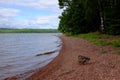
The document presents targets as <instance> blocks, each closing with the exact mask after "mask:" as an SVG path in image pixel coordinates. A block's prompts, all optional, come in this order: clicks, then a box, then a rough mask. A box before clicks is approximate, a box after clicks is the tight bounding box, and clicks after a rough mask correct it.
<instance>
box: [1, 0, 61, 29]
mask: <svg viewBox="0 0 120 80" xmlns="http://www.w3.org/2000/svg"><path fill="white" fill-rule="evenodd" d="M0 4H2V6H0V27H3V28H57V26H58V22H59V19H58V16H59V15H60V12H61V11H60V10H59V7H58V1H57V0H51V1H50V0H0ZM6 6H7V7H6ZM16 6H17V7H19V8H17V7H16ZM21 7H22V8H24V7H25V8H29V9H31V12H32V10H33V9H34V10H38V11H39V12H40V11H41V10H42V11H43V10H44V11H46V13H49V14H46V15H41V13H40V15H37V16H36V14H38V13H36V14H34V15H32V16H30V17H31V19H27V18H23V19H20V20H19V19H17V18H22V15H21V13H24V14H27V12H26V11H24V10H23V9H22V8H21ZM50 12H51V13H50Z"/></svg>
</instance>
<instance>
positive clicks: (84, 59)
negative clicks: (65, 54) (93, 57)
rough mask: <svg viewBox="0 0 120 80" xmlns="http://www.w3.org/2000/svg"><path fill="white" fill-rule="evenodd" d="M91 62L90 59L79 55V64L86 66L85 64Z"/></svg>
mask: <svg viewBox="0 0 120 80" xmlns="http://www.w3.org/2000/svg"><path fill="white" fill-rule="evenodd" d="M89 60H90V58H89V57H86V56H82V55H79V56H78V62H79V64H85V63H87V62H88V61H89Z"/></svg>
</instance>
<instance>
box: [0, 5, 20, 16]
mask: <svg viewBox="0 0 120 80" xmlns="http://www.w3.org/2000/svg"><path fill="white" fill-rule="evenodd" d="M19 12H20V11H19V10H17V9H12V8H1V7H0V18H2V17H3V18H9V17H15V16H16V15H17V14H18V13H19Z"/></svg>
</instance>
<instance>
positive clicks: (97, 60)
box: [8, 35, 120, 80]
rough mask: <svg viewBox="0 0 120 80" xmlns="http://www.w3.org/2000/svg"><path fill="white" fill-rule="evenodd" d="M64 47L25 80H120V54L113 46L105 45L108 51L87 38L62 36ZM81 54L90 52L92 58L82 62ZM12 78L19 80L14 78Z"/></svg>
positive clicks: (12, 79) (84, 54)
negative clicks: (102, 51) (103, 52)
mask: <svg viewBox="0 0 120 80" xmlns="http://www.w3.org/2000/svg"><path fill="white" fill-rule="evenodd" d="M60 38H61V41H62V48H61V50H60V53H59V54H58V56H57V57H55V58H54V60H53V61H51V62H50V63H49V64H48V65H47V66H45V67H43V68H41V69H39V70H38V71H36V72H35V73H34V74H33V75H32V76H30V77H29V78H27V79H25V80H119V79H120V67H119V66H120V56H119V55H116V54H114V53H115V52H116V50H115V49H114V48H113V47H111V46H106V47H102V49H104V50H106V51H107V53H106V54H100V50H101V46H96V45H93V44H91V43H89V42H88V41H87V40H84V39H81V38H74V37H66V36H64V35H61V36H60ZM78 55H83V56H88V57H90V58H91V60H90V62H88V63H87V64H85V65H80V64H78ZM8 80H17V79H16V78H11V79H8Z"/></svg>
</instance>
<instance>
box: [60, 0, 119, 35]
mask: <svg viewBox="0 0 120 80" xmlns="http://www.w3.org/2000/svg"><path fill="white" fill-rule="evenodd" d="M59 7H60V9H63V12H62V14H61V16H59V18H60V22H59V28H58V29H59V31H61V32H63V33H71V34H80V33H88V32H95V31H100V32H102V33H107V34H112V35H119V34H120V0H59Z"/></svg>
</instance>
